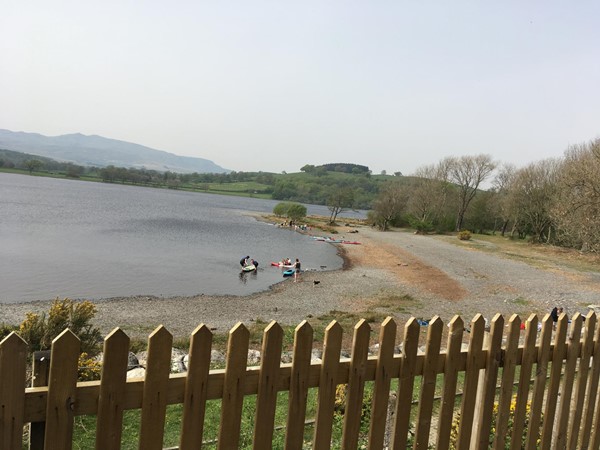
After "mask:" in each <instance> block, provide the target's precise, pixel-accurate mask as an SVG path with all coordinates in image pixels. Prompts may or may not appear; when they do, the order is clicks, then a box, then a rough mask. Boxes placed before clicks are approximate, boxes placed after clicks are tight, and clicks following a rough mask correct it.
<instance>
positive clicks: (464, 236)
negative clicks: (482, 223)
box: [458, 230, 471, 241]
mask: <svg viewBox="0 0 600 450" xmlns="http://www.w3.org/2000/svg"><path fill="white" fill-rule="evenodd" d="M458 238H459V239H460V240H461V241H470V240H471V232H470V231H469V230H462V231H459V232H458Z"/></svg>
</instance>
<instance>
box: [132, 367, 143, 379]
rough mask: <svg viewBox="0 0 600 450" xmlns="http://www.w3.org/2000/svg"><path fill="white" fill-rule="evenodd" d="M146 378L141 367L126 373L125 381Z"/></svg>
mask: <svg viewBox="0 0 600 450" xmlns="http://www.w3.org/2000/svg"><path fill="white" fill-rule="evenodd" d="M145 376H146V369H144V368H143V367H136V368H135V369H131V370H128V371H127V379H128V380H129V379H130V378H144V377H145Z"/></svg>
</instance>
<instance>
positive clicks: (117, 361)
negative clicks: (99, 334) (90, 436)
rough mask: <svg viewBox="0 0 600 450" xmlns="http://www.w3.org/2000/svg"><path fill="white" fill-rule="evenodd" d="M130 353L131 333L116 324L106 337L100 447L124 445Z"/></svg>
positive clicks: (98, 422) (98, 421)
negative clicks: (122, 436) (126, 389)
mask: <svg viewBox="0 0 600 450" xmlns="http://www.w3.org/2000/svg"><path fill="white" fill-rule="evenodd" d="M128 357H129V337H128V336H127V335H126V334H125V333H124V332H123V330H121V329H120V328H116V329H114V330H113V331H112V332H111V333H110V334H109V335H108V336H107V337H106V338H105V339H104V352H103V361H102V373H101V378H100V380H101V381H100V394H99V396H98V416H97V418H96V449H97V450H105V449H106V450H109V449H119V448H121V429H122V425H123V399H124V398H125V384H126V382H127V362H128Z"/></svg>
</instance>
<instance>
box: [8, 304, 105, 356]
mask: <svg viewBox="0 0 600 450" xmlns="http://www.w3.org/2000/svg"><path fill="white" fill-rule="evenodd" d="M95 314H96V306H95V305H94V304H93V303H92V302H90V301H87V300H86V301H83V302H75V301H73V300H71V299H69V298H65V299H64V300H60V299H58V298H57V299H56V300H54V302H53V303H52V306H51V307H50V310H49V311H48V314H47V315H46V313H43V314H41V315H40V314H35V313H32V312H29V313H27V314H26V317H25V320H24V321H23V323H22V324H21V325H20V327H19V334H20V335H21V337H22V338H23V339H25V341H26V342H28V343H29V348H30V350H31V351H36V350H48V349H50V347H51V345H52V340H53V339H54V338H55V337H56V336H58V335H59V334H60V333H62V332H63V331H64V330H65V329H66V328H69V329H70V330H71V331H72V332H73V333H74V334H75V335H76V336H77V337H78V338H79V340H80V341H81V351H82V352H85V353H87V354H89V355H95V354H96V353H98V351H99V350H100V346H99V343H100V342H101V340H102V336H101V334H100V330H99V329H98V328H95V327H93V326H92V324H91V323H90V322H91V320H92V319H93V317H94V315H95Z"/></svg>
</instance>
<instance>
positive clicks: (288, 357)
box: [281, 352, 294, 364]
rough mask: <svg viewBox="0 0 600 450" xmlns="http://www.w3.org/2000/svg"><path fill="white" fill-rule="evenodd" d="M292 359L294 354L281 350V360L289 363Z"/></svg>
mask: <svg viewBox="0 0 600 450" xmlns="http://www.w3.org/2000/svg"><path fill="white" fill-rule="evenodd" d="M293 360H294V354H293V353H292V352H283V353H282V354H281V362H282V363H285V364H289V363H291V362H292V361H293Z"/></svg>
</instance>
